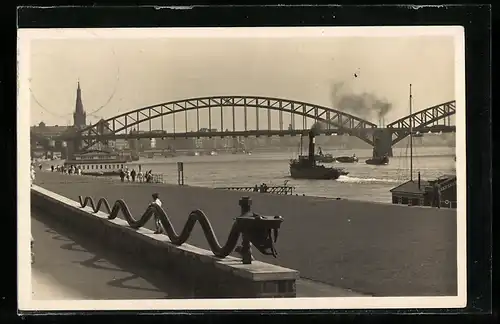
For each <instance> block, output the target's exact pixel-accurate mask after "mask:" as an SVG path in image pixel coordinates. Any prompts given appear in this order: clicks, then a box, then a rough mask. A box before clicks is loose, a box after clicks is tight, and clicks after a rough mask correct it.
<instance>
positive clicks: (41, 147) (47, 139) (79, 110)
mask: <svg viewBox="0 0 500 324" xmlns="http://www.w3.org/2000/svg"><path fill="white" fill-rule="evenodd" d="M86 118H87V116H86V113H85V110H84V108H83V102H82V91H81V89H80V82H78V85H77V89H76V103H75V111H74V112H73V125H72V126H59V125H55V126H47V125H46V124H45V123H44V122H43V121H42V122H40V123H39V124H38V126H32V127H31V128H30V131H31V140H30V142H31V152H32V154H33V155H37V156H40V155H54V153H58V154H60V153H59V152H60V151H63V152H64V151H65V149H64V147H63V145H62V143H61V142H60V141H55V139H56V138H57V137H59V136H61V135H63V134H65V133H68V132H75V131H76V130H78V129H82V128H85V127H86V126H87V122H86ZM56 155H57V154H56Z"/></svg>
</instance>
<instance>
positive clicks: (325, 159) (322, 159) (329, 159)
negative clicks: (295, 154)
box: [301, 154, 335, 163]
mask: <svg viewBox="0 0 500 324" xmlns="http://www.w3.org/2000/svg"><path fill="white" fill-rule="evenodd" d="M301 157H303V158H304V157H306V156H304V155H301ZM314 160H315V161H316V162H319V163H333V162H335V159H334V158H333V156H330V155H319V154H316V155H315V156H314Z"/></svg>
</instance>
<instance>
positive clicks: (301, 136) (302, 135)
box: [299, 134, 304, 156]
mask: <svg viewBox="0 0 500 324" xmlns="http://www.w3.org/2000/svg"><path fill="white" fill-rule="evenodd" d="M303 137H304V134H301V135H300V153H299V156H300V155H302V138H303Z"/></svg>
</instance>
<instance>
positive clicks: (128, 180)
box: [125, 169, 130, 182]
mask: <svg viewBox="0 0 500 324" xmlns="http://www.w3.org/2000/svg"><path fill="white" fill-rule="evenodd" d="M125 177H126V178H127V182H130V171H129V170H128V169H127V170H126V171H125Z"/></svg>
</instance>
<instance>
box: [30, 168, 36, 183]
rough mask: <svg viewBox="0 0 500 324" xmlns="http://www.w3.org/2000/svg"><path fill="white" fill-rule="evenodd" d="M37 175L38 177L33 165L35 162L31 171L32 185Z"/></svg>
mask: <svg viewBox="0 0 500 324" xmlns="http://www.w3.org/2000/svg"><path fill="white" fill-rule="evenodd" d="M35 177H36V174H35V167H34V166H33V164H32V165H31V171H30V180H31V183H30V186H32V185H33V181H35Z"/></svg>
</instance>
